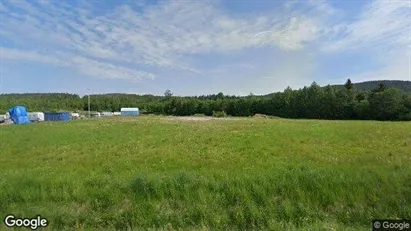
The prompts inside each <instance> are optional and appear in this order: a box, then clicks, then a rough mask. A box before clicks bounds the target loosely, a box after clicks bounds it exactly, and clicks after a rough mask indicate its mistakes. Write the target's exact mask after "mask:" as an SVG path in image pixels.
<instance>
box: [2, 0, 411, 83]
mask: <svg viewBox="0 0 411 231" xmlns="http://www.w3.org/2000/svg"><path fill="white" fill-rule="evenodd" d="M148 3H150V2H149V1H146V0H145V1H143V0H141V1H135V2H130V3H129V4H128V5H121V6H117V7H115V8H113V9H111V10H110V9H109V10H105V11H102V12H100V11H98V10H96V9H95V7H96V5H97V3H96V5H95V4H91V3H90V2H80V5H79V6H78V7H77V8H74V7H73V6H71V5H70V3H65V2H61V1H37V2H32V1H28V0H17V1H0V12H2V14H1V16H0V17H1V18H0V19H1V20H0V36H2V38H4V41H5V42H3V43H2V44H3V45H2V46H4V47H3V48H2V50H1V51H2V53H1V54H0V58H1V59H2V60H13V61H14V62H19V61H30V62H40V63H44V64H50V65H57V66H62V67H64V68H69V69H71V70H74V71H77V72H79V73H82V74H85V75H88V76H91V77H94V78H107V79H121V80H126V81H138V80H141V79H154V78H155V77H156V76H157V75H158V73H162V75H164V73H166V74H167V73H171V72H172V73H174V74H179V73H181V75H184V76H186V75H193V74H195V75H197V76H202V77H207V75H209V74H210V73H211V74H216V76H218V78H220V79H222V78H232V79H234V78H233V77H236V76H243V77H244V78H245V76H246V75H249V74H250V73H251V72H254V76H250V77H249V79H250V80H249V81H243V80H241V81H242V82H241V81H240V82H241V83H244V84H246V85H247V86H246V87H250V85H252V84H255V86H256V89H255V91H260V90H261V91H262V89H268V88H272V87H273V86H277V87H280V88H283V87H284V85H300V84H298V83H301V82H304V83H305V82H311V81H312V80H313V79H314V78H315V76H313V73H315V68H317V67H318V66H317V65H316V63H315V62H314V61H315V58H314V57H309V56H307V55H306V54H307V52H308V50H310V52H311V51H312V50H315V52H317V54H323V55H339V54H342V53H344V52H346V51H347V50H349V51H351V52H362V53H367V54H370V56H372V58H373V59H375V60H377V61H378V62H380V63H381V65H382V66H381V68H380V69H379V70H376V71H371V72H369V71H364V73H365V72H369V73H368V74H367V76H377V75H383V74H384V75H387V76H388V75H391V76H393V75H395V76H402V77H401V78H406V77H407V75H404V73H407V72H405V68H407V65H408V63H407V62H405V61H404V60H409V59H408V57H409V52H407V49H408V51H409V48H407V47H408V46H409V45H410V37H409V34H407V33H406V31H407V30H408V31H409V30H410V25H411V23H409V22H410V21H411V20H409V19H410V3H409V2H407V1H388V0H381V1H375V2H370V3H369V4H368V3H367V4H366V6H365V8H364V10H363V11H362V13H361V14H360V15H359V17H358V18H356V19H354V20H353V21H342V22H341V21H340V22H339V23H335V21H336V20H339V17H340V16H341V15H340V14H339V13H340V11H341V10H340V9H336V8H334V7H333V6H332V5H331V4H330V2H329V1H326V0H307V1H293V2H288V1H287V2H286V3H285V4H284V7H282V8H280V9H276V10H273V11H272V12H270V14H265V15H248V17H238V15H235V14H233V12H230V11H228V10H224V9H223V8H221V5H220V3H219V1H218V0H216V1H159V2H158V3H157V4H156V5H153V4H151V3H150V4H148ZM15 9H19V11H15ZM96 12H98V15H95V13H96ZM7 47H13V49H12V48H7ZM261 47H264V48H267V49H266V50H268V49H269V50H270V51H272V52H273V53H278V54H277V56H272V57H271V58H272V59H273V62H277V63H283V64H284V65H275V68H273V67H271V65H269V63H268V62H265V64H264V65H263V64H260V63H258V62H255V61H253V60H255V59H258V58H256V57H257V56H259V54H256V53H254V54H253V57H251V55H250V57H247V55H244V53H247V52H248V51H249V50H253V49H256V48H257V49H258V48H261ZM310 48H311V49H310ZM240 51H241V52H243V56H244V57H243V58H242V59H241V60H237V59H233V60H236V61H233V60H228V59H227V60H225V61H224V62H223V63H216V62H214V65H212V64H210V65H201V63H205V62H208V61H209V60H210V59H213V58H214V57H220V58H221V57H226V56H227V57H228V56H230V57H232V56H233V54H237V53H239V52H240ZM247 54H248V53H247ZM284 54H292V57H293V59H290V60H288V59H286V60H283V61H281V60H280V61H279V60H277V58H278V59H281V58H282V57H284ZM204 56H207V57H206V58H204ZM317 57H318V56H317ZM296 60H300V61H298V62H297V61H296ZM296 65H298V66H296ZM204 66H207V68H204ZM398 69H399V70H400V71H398ZM407 70H408V69H407ZM169 71H170V72H169ZM233 71H234V73H233ZM237 72H244V73H237ZM401 73H403V74H401ZM408 73H409V72H408ZM357 74H358V73H357ZM360 74H361V73H360ZM408 75H409V74H408ZM161 77H162V79H164V78H165V77H164V76H161ZM168 77H170V76H168ZM256 77H257V78H256ZM207 78H209V77H207ZM216 78H217V77H216ZM253 78H254V79H253ZM255 78H256V79H258V80H255ZM170 82H172V81H170ZM216 84H220V82H218V83H216ZM228 87H231V86H228ZM259 89H260V90H259ZM243 91H247V90H243ZM250 91H251V90H250Z"/></svg>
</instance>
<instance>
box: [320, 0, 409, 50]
mask: <svg viewBox="0 0 411 231" xmlns="http://www.w3.org/2000/svg"><path fill="white" fill-rule="evenodd" d="M410 25H411V4H410V2H409V1H387V0H377V1H374V2H371V3H370V4H369V5H368V6H367V7H366V8H365V9H364V11H363V13H362V14H361V15H360V16H359V18H358V20H355V21H354V22H352V23H350V24H347V23H345V25H344V24H341V25H339V26H340V27H338V25H337V26H336V27H335V28H338V29H339V30H340V38H339V39H337V40H334V41H332V42H330V43H329V44H327V46H325V47H324V50H325V51H342V50H354V49H360V48H370V49H376V48H378V49H381V50H382V51H386V50H390V49H391V48H392V47H395V48H397V47H398V46H403V45H404V44H406V45H408V44H410V40H409V31H410V29H411V27H410ZM406 37H408V39H406Z"/></svg>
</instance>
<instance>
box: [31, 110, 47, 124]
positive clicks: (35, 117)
mask: <svg viewBox="0 0 411 231" xmlns="http://www.w3.org/2000/svg"><path fill="white" fill-rule="evenodd" d="M28 117H29V120H30V121H32V122H40V121H44V113H43V112H29V113H28Z"/></svg>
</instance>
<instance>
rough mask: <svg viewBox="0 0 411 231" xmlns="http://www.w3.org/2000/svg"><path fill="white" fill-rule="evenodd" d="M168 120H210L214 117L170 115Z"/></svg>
mask: <svg viewBox="0 0 411 231" xmlns="http://www.w3.org/2000/svg"><path fill="white" fill-rule="evenodd" d="M166 119H167V120H183V121H208V120H212V119H214V118H213V117H210V116H208V117H197V116H169V117H167V118H166Z"/></svg>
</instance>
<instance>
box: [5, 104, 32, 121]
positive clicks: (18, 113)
mask: <svg viewBox="0 0 411 231" xmlns="http://www.w3.org/2000/svg"><path fill="white" fill-rule="evenodd" d="M9 114H10V119H11V120H12V121H13V123H14V124H28V123H30V120H29V117H28V115H27V110H26V108H25V107H23V106H16V107H12V108H10V109H9Z"/></svg>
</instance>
